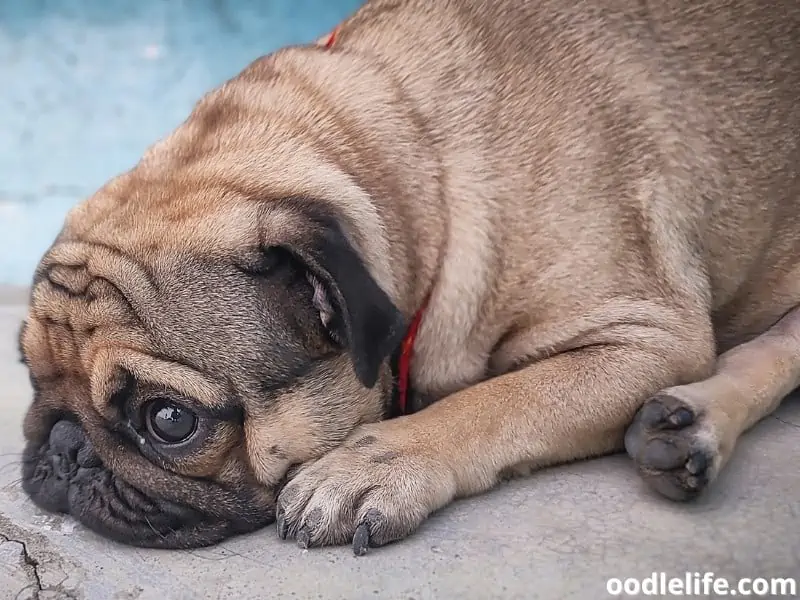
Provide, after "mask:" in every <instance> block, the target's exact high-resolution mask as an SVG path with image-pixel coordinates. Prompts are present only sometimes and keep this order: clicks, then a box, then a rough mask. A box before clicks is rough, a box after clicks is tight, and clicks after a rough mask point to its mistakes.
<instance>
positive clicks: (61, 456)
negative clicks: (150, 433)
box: [22, 421, 275, 549]
mask: <svg viewBox="0 0 800 600" xmlns="http://www.w3.org/2000/svg"><path fill="white" fill-rule="evenodd" d="M173 483H174V485H175V486H180V481H178V480H177V478H176V480H175V481H174V482H173ZM151 484H152V482H151ZM22 486H23V489H24V491H25V493H26V494H27V495H28V496H29V497H30V498H31V500H32V501H33V503H34V504H35V505H36V506H38V507H39V508H41V509H43V510H46V511H48V512H52V513H62V514H68V515H71V516H72V517H73V518H75V519H76V520H77V521H78V522H80V523H81V524H83V525H84V526H86V527H87V528H89V529H91V530H92V531H94V532H96V533H98V534H100V535H101V536H103V537H106V538H108V539H111V540H114V541H116V542H120V543H123V544H127V545H131V546H139V547H145V548H172V549H179V548H182V549H188V548H200V547H203V546H210V545H213V544H217V543H219V542H221V541H222V540H224V539H226V538H230V537H233V536H236V535H241V534H243V533H248V532H251V531H255V530H257V529H260V528H262V527H264V526H266V525H269V524H270V523H272V522H274V520H275V511H274V508H273V507H258V508H257V509H256V507H254V506H252V503H251V501H249V498H242V502H241V504H240V505H239V506H236V507H234V506H231V507H230V510H223V511H217V514H214V515H211V514H208V512H207V511H204V510H202V509H200V508H198V506H189V505H187V504H186V503H183V502H177V501H175V499H172V498H170V497H169V496H170V494H169V492H168V491H167V490H164V493H153V490H152V489H150V490H147V491H145V487H147V486H145V485H140V486H137V485H132V484H131V483H129V482H127V481H125V480H123V479H122V478H121V477H118V476H117V475H115V474H114V473H113V472H112V471H111V470H110V469H108V468H107V467H106V466H105V465H104V464H103V462H102V461H101V460H100V458H99V457H98V455H97V454H96V453H95V452H94V450H93V448H92V446H91V443H90V442H89V441H88V439H87V438H86V436H85V435H84V434H83V432H82V430H81V428H80V426H78V425H76V424H75V423H72V422H67V421H60V422H58V423H56V425H55V426H54V427H53V429H52V431H51V434H50V436H49V439H48V440H46V441H45V442H44V443H39V444H36V443H32V442H31V443H29V444H28V445H27V447H26V448H25V451H24V454H23V462H22ZM209 487H210V489H209V493H210V494H211V495H212V496H213V494H214V492H215V490H214V489H213V487H214V486H213V484H209ZM208 501H209V498H205V499H203V502H198V504H208ZM212 501H213V500H212ZM222 504H230V501H229V500H227V501H226V502H223V503H222ZM217 506H219V504H218V505H217ZM220 512H226V513H229V514H224V515H223V514H220Z"/></svg>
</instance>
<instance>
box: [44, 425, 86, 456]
mask: <svg viewBox="0 0 800 600" xmlns="http://www.w3.org/2000/svg"><path fill="white" fill-rule="evenodd" d="M85 441H86V436H85V435H84V434H83V431H82V430H81V428H80V425H77V424H75V423H72V422H71V421H59V422H58V423H56V424H55V425H53V429H51V430H50V449H51V451H52V452H53V453H56V454H64V455H66V456H72V457H75V456H76V455H77V453H78V450H80V449H81V447H82V446H83V444H84V442H85Z"/></svg>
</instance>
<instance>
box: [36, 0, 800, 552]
mask: <svg viewBox="0 0 800 600" xmlns="http://www.w3.org/2000/svg"><path fill="white" fill-rule="evenodd" d="M799 140H800V4H798V3H797V2H795V1H794V0H725V1H723V0H708V1H703V2H689V1H688V0H687V1H681V0H665V1H664V2H661V3H655V2H653V3H648V2H640V3H630V2H623V1H622V0H590V1H587V2H580V3H572V4H570V3H568V2H563V1H562V0H537V1H535V2H533V1H532V2H514V1H512V0H491V1H489V0H483V1H481V0H461V1H456V0H442V1H441V2H429V1H427V0H396V1H389V0H376V1H372V2H368V3H367V4H366V5H365V6H364V7H363V8H362V9H361V10H359V11H358V12H357V13H355V14H354V15H353V16H352V17H351V18H350V19H348V20H347V21H345V22H344V23H343V24H342V25H341V27H340V29H339V30H338V32H337V36H336V40H335V44H334V45H333V47H332V48H326V47H325V46H324V44H315V45H310V46H302V47H292V48H286V49H283V50H281V51H278V52H276V53H274V54H272V55H270V56H267V57H264V58H261V59H259V60H257V61H256V62H254V63H253V64H252V65H250V66H249V67H248V68H247V69H245V70H244V71H243V72H242V73H241V74H240V75H239V76H237V77H235V78H234V79H232V80H231V81H229V82H228V83H226V84H225V85H223V86H222V87H221V88H219V89H217V90H214V91H212V92H211V93H210V94H209V95H207V96H206V97H205V98H204V99H202V100H201V101H200V102H199V103H198V105H197V107H196V108H195V109H194V111H193V112H192V114H191V116H190V117H189V118H188V120H187V121H186V122H185V123H184V124H183V125H181V126H180V127H179V128H178V129H177V130H176V131H175V132H173V133H172V134H171V135H169V136H168V137H167V138H165V139H164V140H162V141H160V142H159V143H157V144H155V145H154V146H153V147H152V148H151V149H150V150H149V151H148V152H147V153H146V155H145V156H144V157H143V158H142V160H141V162H140V163H139V164H138V165H136V167H135V168H133V169H132V170H131V171H129V172H127V173H125V174H123V175H121V176H119V177H117V178H115V179H113V180H112V181H110V182H109V183H108V184H106V185H105V186H104V187H103V188H102V189H101V190H99V191H98V192H97V193H96V194H95V195H94V196H92V197H91V198H89V199H88V200H87V201H85V202H84V203H82V204H80V205H78V206H77V207H76V208H75V209H73V210H72V211H71V213H70V214H69V215H68V217H67V220H66V223H65V225H64V228H63V230H62V232H61V233H60V235H59V236H58V239H57V240H56V241H55V243H54V244H53V246H52V247H51V249H50V250H49V251H48V252H47V254H46V255H45V257H44V258H43V259H42V262H41V264H40V265H39V268H38V269H37V273H36V276H35V281H34V285H33V288H32V292H31V302H30V310H29V313H28V316H27V319H26V323H25V325H24V327H23V330H22V332H21V336H20V343H21V350H22V353H23V356H24V360H25V362H26V363H27V365H28V367H29V369H30V374H31V381H32V384H33V388H34V392H35V398H34V401H33V404H32V406H31V407H30V410H29V412H28V414H27V417H26V419H25V424H24V428H25V435H26V438H27V440H28V444H27V448H26V451H25V456H24V467H23V476H24V477H23V483H24V488H25V490H26V491H27V493H28V494H29V495H30V496H31V498H32V499H33V500H34V502H36V503H37V504H38V505H39V506H41V507H43V508H45V509H48V510H53V511H61V512H67V513H70V514H72V515H74V516H75V517H76V518H77V519H78V520H80V521H81V522H82V523H85V524H86V525H87V526H89V527H91V528H93V529H95V530H96V531H98V532H100V533H102V534H104V535H106V536H109V537H113V538H114V539H118V540H121V541H123V542H126V543H130V544H136V545H142V546H161V547H193V546H200V545H204V544H212V543H215V542H218V541H219V540H221V539H224V538H225V537H227V536H230V535H234V534H236V533H239V532H243V531H250V530H254V529H257V528H259V527H261V526H263V525H264V524H266V523H269V522H271V521H273V520H277V527H278V532H279V535H280V536H281V537H283V538H287V537H289V538H294V539H296V540H297V542H298V543H300V544H301V545H304V546H312V545H322V544H339V543H350V542H352V543H353V545H354V549H355V551H356V552H357V553H362V552H363V551H364V550H365V549H366V548H367V547H368V546H377V545H381V544H384V543H387V542H390V541H393V540H398V539H400V538H403V537H405V536H407V535H409V534H410V533H412V532H413V531H414V530H416V528H417V527H418V526H419V525H420V524H421V523H422V521H423V520H424V519H425V518H426V517H427V516H428V515H429V514H430V513H431V512H433V511H435V510H437V509H439V508H441V507H443V506H445V505H447V504H448V503H449V502H451V501H452V500H453V499H455V498H458V497H464V496H467V495H470V494H476V493H479V492H483V491H485V490H488V489H489V488H491V487H493V486H495V485H496V484H497V483H498V482H499V481H500V480H502V479H503V478H504V477H507V476H511V475H515V474H520V473H525V472H528V471H529V470H531V469H535V468H541V467H544V466H547V465H553V464H558V463H562V462H566V461H571V460H576V459H582V458H587V457H593V456H599V455H603V454H607V453H611V452H616V451H620V450H622V449H623V448H624V449H626V450H627V452H628V453H629V454H630V456H631V457H632V459H633V461H634V462H635V464H636V466H637V468H638V469H639V470H640V472H641V473H642V475H643V477H644V478H645V480H646V481H647V482H648V483H649V484H650V485H651V486H652V487H653V488H654V489H656V490H658V491H659V492H661V493H662V494H664V495H666V496H667V497H670V498H674V499H689V498H693V497H695V496H697V495H698V494H699V493H700V492H701V491H702V490H703V489H705V488H706V486H708V484H709V483H711V482H712V481H713V480H714V479H715V478H716V477H717V475H718V474H719V472H720V470H721V469H722V468H723V467H724V466H725V464H726V462H727V461H728V459H729V458H730V456H731V454H732V453H733V451H734V447H735V444H736V441H737V439H738V438H739V436H740V435H741V434H742V433H743V432H744V431H746V430H747V429H748V428H750V427H751V426H752V425H753V424H754V423H756V422H757V421H759V420H760V419H761V418H763V417H764V416H765V415H767V414H769V413H770V412H772V411H773V410H774V409H775V408H776V407H777V406H778V404H779V403H780V401H781V399H782V398H783V397H784V396H785V395H786V394H787V393H788V392H789V391H791V390H792V389H793V388H794V387H796V386H797V385H798V383H799V382H800V312H798V310H797V308H796V307H797V306H798V303H799V302H800V261H798V258H800V234H798V232H799V231H800V179H799V176H798V172H800V171H799V169H800V142H799ZM426 299H427V300H428V306H427V309H426V311H425V313H424V317H423V320H422V324H421V327H420V329H419V334H418V337H417V340H416V345H415V349H414V362H413V364H412V372H411V382H412V385H413V387H414V390H415V391H416V392H417V393H419V394H421V395H423V396H424V397H426V398H428V399H430V400H433V401H434V402H433V403H432V404H431V405H430V406H427V407H426V408H424V409H422V410H420V411H418V412H416V413H414V414H411V415H408V416H403V417H400V418H397V419H390V420H385V419H384V416H385V415H386V410H387V404H388V402H389V397H390V396H391V390H392V386H393V382H392V376H391V372H390V368H389V365H388V362H389V361H388V360H387V359H388V357H389V356H390V355H391V354H392V353H393V352H394V351H395V350H396V348H397V347H398V345H399V344H400V342H401V340H402V337H403V335H404V332H405V328H406V327H407V325H408V323H409V321H410V320H411V318H412V317H413V315H414V314H415V312H416V311H417V310H418V309H419V308H420V307H421V306H422V304H423V302H425V301H426Z"/></svg>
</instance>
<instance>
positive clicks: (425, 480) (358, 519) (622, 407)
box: [278, 324, 715, 553]
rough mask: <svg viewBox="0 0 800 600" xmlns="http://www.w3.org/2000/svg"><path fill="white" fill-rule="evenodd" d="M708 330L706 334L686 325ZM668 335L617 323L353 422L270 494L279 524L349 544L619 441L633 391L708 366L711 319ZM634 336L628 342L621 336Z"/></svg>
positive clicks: (635, 397) (386, 534)
mask: <svg viewBox="0 0 800 600" xmlns="http://www.w3.org/2000/svg"><path fill="white" fill-rule="evenodd" d="M704 329H706V330H708V331H707V334H706V335H698V334H697V333H696V332H698V331H703V330H704ZM689 330H692V331H693V334H695V336H696V337H695V338H694V340H693V341H690V340H689V339H688V337H689V336H688V334H684V335H682V336H678V335H672V334H670V333H667V332H665V331H664V330H661V329H656V328H651V327H637V326H635V325H631V326H629V327H627V328H625V327H624V326H619V327H617V328H615V329H614V330H613V331H609V332H608V336H607V337H606V338H603V339H607V340H608V343H605V344H603V343H598V344H594V345H592V346H588V347H585V348H581V349H577V350H574V351H572V352H565V353H562V354H558V355H556V356H553V357H551V358H547V359H545V360H541V361H538V362H534V363H532V364H529V365H528V366H526V367H523V368H521V369H519V370H516V371H514V372H511V373H507V374H505V375H501V376H499V377H496V378H493V379H490V380H487V381H485V382H483V383H480V384H478V385H475V386H473V387H471V388H468V389H465V390H463V391H461V392H458V393H455V394H453V395H451V396H448V397H446V398H444V399H443V400H441V401H439V402H437V403H435V404H433V405H432V406H429V407H428V408H426V409H424V410H422V411H421V412H419V413H416V414H413V415H410V416H407V417H401V418H398V419H393V420H390V421H383V422H380V423H375V424H370V425H366V426H362V427H360V428H359V429H358V430H356V432H355V433H354V434H353V435H352V436H351V437H350V438H349V439H348V440H347V442H346V443H345V444H344V445H343V446H342V447H340V448H337V449H335V450H333V451H331V452H330V453H329V454H327V455H325V456H323V457H322V458H321V459H319V460H318V461H317V462H315V463H313V464H310V465H307V466H306V467H304V468H303V469H301V471H300V472H299V473H298V474H297V475H296V477H295V478H294V479H293V480H292V481H290V482H289V483H288V484H287V485H286V487H285V488H284V489H283V491H282V492H281V494H280V497H279V499H278V531H279V534H280V535H281V537H284V538H285V537H287V536H288V537H295V538H296V539H297V541H298V542H299V543H300V544H301V545H303V546H309V545H320V544H331V543H343V542H346V541H349V540H351V539H352V540H353V544H354V549H355V550H356V552H357V553H360V552H361V551H363V550H364V549H365V548H366V547H367V545H380V544H384V543H386V542H390V541H392V540H396V539H399V538H402V537H405V536H407V535H408V534H409V533H411V532H412V531H414V530H415V529H416V528H417V527H418V526H419V524H420V523H421V522H422V521H423V520H424V519H425V518H426V517H427V516H428V515H429V514H430V513H431V512H433V511H434V510H436V509H439V508H441V507H443V506H444V505H446V504H448V503H449V502H451V501H452V500H453V499H455V498H457V497H462V496H467V495H471V494H476V493H479V492H482V491H485V490H487V489H489V488H491V487H493V486H495V485H496V484H497V483H498V482H499V481H500V480H501V479H502V478H503V477H504V476H505V475H506V474H509V473H511V472H513V471H515V470H516V469H517V467H520V466H522V465H525V466H526V467H528V468H531V467H532V468H536V467H542V466H545V465H551V464H555V463H561V462H565V461H569V460H574V459H579V458H584V457H589V456H597V455H601V454H605V453H609V452H612V451H616V450H621V449H622V448H623V439H624V433H625V429H626V427H627V426H628V425H629V424H630V422H631V420H632V418H633V416H634V414H635V413H636V410H637V409H638V408H639V407H640V406H641V404H642V402H643V401H644V400H645V399H646V398H648V397H649V396H651V395H652V394H654V393H656V392H657V391H658V390H660V389H663V388H665V387H667V386H671V385H676V384H678V383H684V382H688V381H697V380H698V379H700V378H702V377H707V376H708V374H709V373H710V372H711V369H712V367H713V364H714V359H715V354H714V346H713V341H712V340H713V338H712V334H711V332H710V324H707V325H705V328H704V327H703V326H702V325H698V326H697V327H696V328H693V329H692V328H690V329H689ZM624 336H627V339H636V340H637V342H635V343H630V344H626V343H625V342H624V341H622V340H623V339H625V338H624Z"/></svg>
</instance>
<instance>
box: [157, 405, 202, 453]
mask: <svg viewBox="0 0 800 600" xmlns="http://www.w3.org/2000/svg"><path fill="white" fill-rule="evenodd" d="M145 415H146V419H145V421H146V423H147V431H148V432H149V433H150V435H152V436H153V437H154V438H155V439H156V440H157V441H159V442H161V443H162V444H179V443H181V442H185V441H186V440H188V439H189V438H191V437H192V436H193V435H194V434H195V432H196V431H197V421H198V419H197V415H195V414H194V413H193V412H192V411H190V410H189V409H187V408H185V407H183V406H180V405H179V404H176V403H175V402H172V401H171V400H167V399H165V398H159V399H157V400H153V401H152V402H150V403H149V404H148V405H147V408H146V413H145Z"/></svg>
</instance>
